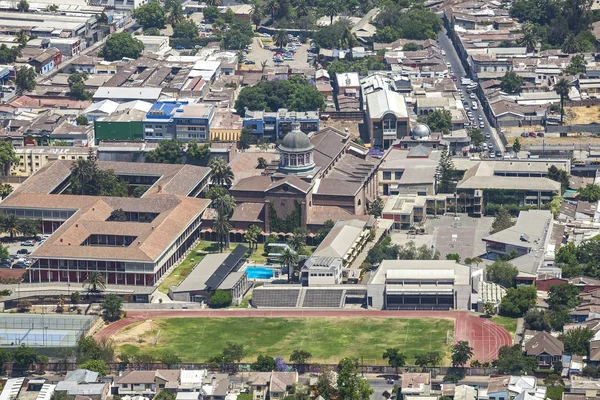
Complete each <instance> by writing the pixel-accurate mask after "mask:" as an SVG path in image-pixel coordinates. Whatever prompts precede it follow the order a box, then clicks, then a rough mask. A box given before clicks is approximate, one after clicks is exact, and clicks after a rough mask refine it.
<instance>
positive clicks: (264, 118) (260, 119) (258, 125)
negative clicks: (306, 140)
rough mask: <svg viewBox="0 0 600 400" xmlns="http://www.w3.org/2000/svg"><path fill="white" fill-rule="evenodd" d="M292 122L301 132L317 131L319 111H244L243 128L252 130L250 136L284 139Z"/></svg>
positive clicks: (282, 109)
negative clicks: (296, 124)
mask: <svg viewBox="0 0 600 400" xmlns="http://www.w3.org/2000/svg"><path fill="white" fill-rule="evenodd" d="M292 122H298V123H300V130H302V132H315V131H318V130H319V111H303V112H299V111H289V110H287V109H286V108H280V109H279V110H277V111H276V112H266V111H246V113H245V115H244V120H243V125H244V128H250V129H252V134H254V135H258V136H260V137H261V138H263V139H265V138H267V139H269V138H270V139H278V138H282V137H284V136H285V135H286V134H287V133H289V132H290V131H291V130H292Z"/></svg>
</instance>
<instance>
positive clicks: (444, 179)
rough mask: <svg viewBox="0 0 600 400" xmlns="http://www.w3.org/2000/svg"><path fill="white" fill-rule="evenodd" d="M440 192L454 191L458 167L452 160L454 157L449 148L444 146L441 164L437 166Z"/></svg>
mask: <svg viewBox="0 0 600 400" xmlns="http://www.w3.org/2000/svg"><path fill="white" fill-rule="evenodd" d="M437 175H438V176H439V179H438V193H453V192H454V190H455V188H456V168H454V163H453V162H452V157H451V156H450V153H448V148H447V147H444V149H443V150H442V155H441V157H440V164H439V166H438V168H437Z"/></svg>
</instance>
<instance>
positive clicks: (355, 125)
mask: <svg viewBox="0 0 600 400" xmlns="http://www.w3.org/2000/svg"><path fill="white" fill-rule="evenodd" d="M359 124H360V121H345V120H339V119H338V120H336V119H328V120H325V121H321V126H320V128H321V129H323V128H334V129H337V130H338V131H341V132H345V133H347V134H349V135H350V137H351V138H357V137H360V125H359Z"/></svg>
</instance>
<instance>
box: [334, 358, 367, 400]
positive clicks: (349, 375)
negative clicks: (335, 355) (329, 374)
mask: <svg viewBox="0 0 600 400" xmlns="http://www.w3.org/2000/svg"><path fill="white" fill-rule="evenodd" d="M337 390H338V393H339V398H340V399H344V400H368V399H369V398H370V396H371V395H372V394H373V393H374V390H373V389H371V387H370V386H369V382H368V381H367V380H366V379H365V378H363V377H362V376H361V375H360V374H359V373H358V361H357V360H352V359H350V358H344V359H342V360H341V361H340V362H339V364H338V377H337Z"/></svg>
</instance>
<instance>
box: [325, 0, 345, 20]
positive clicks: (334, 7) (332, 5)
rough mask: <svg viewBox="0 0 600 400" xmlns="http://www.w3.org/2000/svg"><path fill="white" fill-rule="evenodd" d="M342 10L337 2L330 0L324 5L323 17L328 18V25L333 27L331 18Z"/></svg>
mask: <svg viewBox="0 0 600 400" xmlns="http://www.w3.org/2000/svg"><path fill="white" fill-rule="evenodd" d="M341 9H342V7H341V5H340V3H339V2H338V1H337V0H330V1H329V2H327V4H326V5H325V15H327V16H328V17H329V23H330V24H332V25H333V17H335V16H336V15H338V14H339V13H340V10H341Z"/></svg>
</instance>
